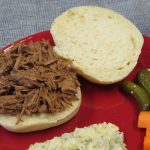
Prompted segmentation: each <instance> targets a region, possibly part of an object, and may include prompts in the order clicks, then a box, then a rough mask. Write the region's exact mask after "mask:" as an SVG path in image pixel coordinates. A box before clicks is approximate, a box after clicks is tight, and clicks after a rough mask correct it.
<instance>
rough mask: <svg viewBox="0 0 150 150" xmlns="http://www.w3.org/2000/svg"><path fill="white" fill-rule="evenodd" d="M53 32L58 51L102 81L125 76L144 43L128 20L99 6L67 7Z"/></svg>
mask: <svg viewBox="0 0 150 150" xmlns="http://www.w3.org/2000/svg"><path fill="white" fill-rule="evenodd" d="M50 31H51V33H52V36H53V38H54V42H55V45H56V46H55V47H54V51H55V52H56V53H57V54H58V55H60V56H62V57H64V58H67V59H70V60H72V64H73V66H74V67H75V68H76V69H77V71H78V73H79V74H80V75H82V76H84V77H85V78H86V79H88V80H90V81H92V82H95V83H98V84H111V83H115V82H118V81H120V80H122V79H124V78H125V77H126V76H127V75H128V74H129V73H130V72H131V71H132V70H133V68H134V67H135V65H136V64H137V60H138V57H139V55H140V53H141V48H142V45H143V37H142V34H141V33H140V31H139V30H138V29H137V28H136V26H135V25H133V24H132V23H131V22H130V21H129V20H128V19H126V18H125V17H123V16H121V15H119V14H117V13H116V12H114V11H112V10H109V9H106V8H101V7H96V6H81V7H75V8H71V9H69V10H67V11H66V12H64V13H63V14H62V15H60V16H58V17H57V18H56V19H55V20H54V22H53V24H52V26H51V29H50Z"/></svg>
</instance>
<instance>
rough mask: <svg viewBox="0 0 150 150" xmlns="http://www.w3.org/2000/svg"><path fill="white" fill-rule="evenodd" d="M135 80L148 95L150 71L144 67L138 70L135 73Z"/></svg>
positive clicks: (149, 91) (149, 92)
mask: <svg viewBox="0 0 150 150" xmlns="http://www.w3.org/2000/svg"><path fill="white" fill-rule="evenodd" d="M136 80H137V82H138V84H139V85H140V86H141V87H143V88H144V89H145V90H146V91H147V93H148V94H149V95H150V71H149V70H146V69H145V70H141V71H139V72H138V73H137V76H136Z"/></svg>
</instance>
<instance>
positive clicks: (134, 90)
mask: <svg viewBox="0 0 150 150" xmlns="http://www.w3.org/2000/svg"><path fill="white" fill-rule="evenodd" d="M120 87H121V89H122V90H123V91H125V92H126V93H128V94H130V95H131V96H133V97H134V98H135V99H136V100H137V102H138V104H139V107H140V109H141V111H148V110H150V96H149V95H148V93H147V92H146V91H145V90H144V89H143V88H141V87H140V86H139V85H137V84H135V83H133V82H131V81H123V82H122V83H121V85H120Z"/></svg>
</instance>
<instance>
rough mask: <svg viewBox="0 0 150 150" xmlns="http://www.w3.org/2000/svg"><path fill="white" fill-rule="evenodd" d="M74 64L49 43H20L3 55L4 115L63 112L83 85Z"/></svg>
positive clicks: (0, 95)
mask: <svg viewBox="0 0 150 150" xmlns="http://www.w3.org/2000/svg"><path fill="white" fill-rule="evenodd" d="M69 65H70V63H69V62H68V61H66V60H64V59H63V58H60V57H59V56H58V55H56V53H55V52H54V51H53V49H52V46H51V45H50V44H49V41H46V40H43V41H40V42H35V43H30V44H28V45H26V44H23V43H20V44H17V45H14V46H13V47H12V48H11V49H10V50H9V51H7V52H4V51H1V52H0V113H4V114H10V115H16V116H17V117H18V118H17V122H16V123H19V121H20V120H21V116H22V115H29V116H30V115H31V114H32V113H41V112H47V113H54V112H59V111H63V110H64V109H65V108H66V107H68V106H69V105H72V100H77V97H76V93H77V87H79V86H80V84H79V82H78V80H77V76H76V72H75V71H74V70H73V69H71V68H70V67H69Z"/></svg>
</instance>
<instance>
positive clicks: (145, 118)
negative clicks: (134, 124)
mask: <svg viewBox="0 0 150 150" xmlns="http://www.w3.org/2000/svg"><path fill="white" fill-rule="evenodd" d="M138 127H139V128H150V111H141V112H140V114H139V118H138Z"/></svg>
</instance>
